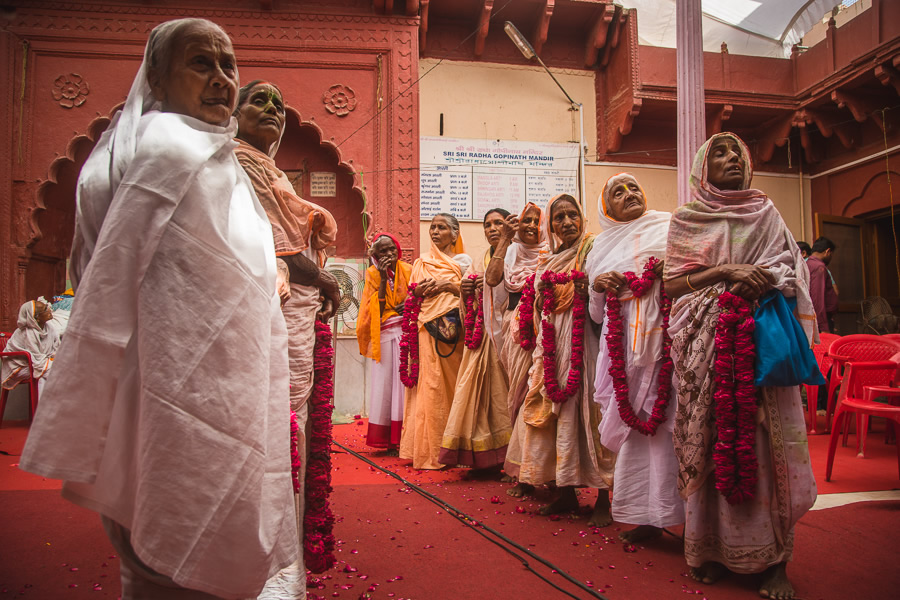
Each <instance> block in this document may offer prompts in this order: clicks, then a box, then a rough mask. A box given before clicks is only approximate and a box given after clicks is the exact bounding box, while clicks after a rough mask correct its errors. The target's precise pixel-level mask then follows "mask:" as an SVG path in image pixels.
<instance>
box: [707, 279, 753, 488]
mask: <svg viewBox="0 0 900 600" xmlns="http://www.w3.org/2000/svg"><path fill="white" fill-rule="evenodd" d="M718 305H719V308H721V309H722V312H721V313H720V314H719V320H718V322H717V323H716V360H715V365H714V367H715V370H716V378H715V389H716V391H715V393H714V394H713V398H714V399H715V402H716V405H715V409H716V433H717V435H718V441H717V442H716V445H715V448H714V449H713V460H714V461H715V463H716V469H715V476H716V489H717V490H719V493H720V494H722V495H723V496H724V497H725V499H726V500H727V501H728V503H729V504H740V503H741V502H743V501H744V500H749V499H751V498H753V495H754V494H755V491H756V480H757V467H758V464H757V460H756V450H755V445H756V388H755V387H754V385H753V377H754V360H755V358H756V348H755V346H754V345H753V329H754V327H755V326H756V322H755V321H754V320H753V316H752V314H751V312H750V306H749V305H748V303H747V301H746V300H744V299H743V298H741V297H740V296H736V295H734V294H732V293H731V292H724V293H722V295H720V296H719V301H718Z"/></svg>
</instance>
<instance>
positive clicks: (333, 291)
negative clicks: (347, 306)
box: [316, 269, 341, 323]
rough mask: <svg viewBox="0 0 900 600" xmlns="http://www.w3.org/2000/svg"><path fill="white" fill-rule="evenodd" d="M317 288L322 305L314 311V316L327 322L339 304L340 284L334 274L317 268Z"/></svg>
mask: <svg viewBox="0 0 900 600" xmlns="http://www.w3.org/2000/svg"><path fill="white" fill-rule="evenodd" d="M318 288H319V293H320V294H321V295H320V299H321V301H322V307H321V308H320V309H319V312H317V313H316V318H317V319H319V320H320V321H322V322H323V323H327V322H328V321H329V320H330V319H331V317H333V316H334V312H335V311H336V310H337V308H338V306H340V304H341V286H340V285H339V284H338V281H337V279H336V278H335V276H334V275H332V274H331V273H329V272H328V271H326V270H325V269H319V281H318Z"/></svg>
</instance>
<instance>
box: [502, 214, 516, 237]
mask: <svg viewBox="0 0 900 600" xmlns="http://www.w3.org/2000/svg"><path fill="white" fill-rule="evenodd" d="M518 231H519V215H509V216H508V217H506V219H504V223H503V231H501V232H500V235H501V236H503V239H505V240H508V241H512V239H513V238H514V237H516V232H518Z"/></svg>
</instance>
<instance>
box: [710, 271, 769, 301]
mask: <svg viewBox="0 0 900 600" xmlns="http://www.w3.org/2000/svg"><path fill="white" fill-rule="evenodd" d="M721 268H722V270H723V271H724V273H725V279H726V280H728V281H730V282H732V283H736V284H743V286H740V287H737V286H732V288H735V287H737V289H739V290H741V291H743V292H744V293H745V294H747V295H749V296H753V299H754V300H755V299H756V298H759V297H760V296H762V295H763V294H764V293H765V292H766V291H768V289H769V288H770V287H772V284H773V283H775V275H774V274H772V272H771V271H769V269H768V265H762V266H760V265H745V264H727V265H722V266H721ZM731 291H733V292H734V293H735V294H737V295H739V296H742V297H745V296H744V294H742V293H739V292H738V291H735V290H734V289H732V290H731ZM748 299H749V298H748Z"/></svg>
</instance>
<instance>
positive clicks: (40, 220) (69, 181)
mask: <svg viewBox="0 0 900 600" xmlns="http://www.w3.org/2000/svg"><path fill="white" fill-rule="evenodd" d="M123 105H124V103H119V104H117V105H116V106H114V107H113V108H112V109H111V110H110V111H109V114H107V115H100V114H98V116H97V117H96V118H95V119H94V120H92V121H91V122H90V124H89V125H88V127H87V132H86V133H83V134H78V135H75V136H74V137H72V138H71V139H69V141H68V143H67V144H66V150H65V152H64V153H63V154H62V155H61V156H58V157H56V158H55V159H53V161H52V162H51V163H50V166H49V168H48V169H47V179H45V180H43V181H41V182H40V183H39V184H38V186H37V190H36V193H35V195H34V204H33V205H32V206H31V207H30V210H29V212H28V214H27V223H28V228H27V229H28V230H27V232H26V234H25V236H24V238H25V239H24V240H23V241H24V244H23V246H24V248H25V249H26V259H27V265H26V268H25V296H26V297H27V298H31V297H36V296H39V295H48V294H53V293H58V292H61V291H62V290H63V289H65V283H66V259H68V257H69V253H70V251H71V249H72V238H73V236H74V233H75V208H76V207H75V190H76V186H77V184H78V175H79V173H80V172H81V167H82V166H83V165H84V163H85V161H86V160H87V158H88V156H90V154H91V151H92V150H93V149H94V146H95V145H96V144H97V140H98V139H100V136H101V135H102V134H103V132H104V131H106V128H107V127H108V126H109V123H110V121H111V120H112V116H113V115H114V114H115V113H116V112H117V111H119V110H121V108H122V106H123Z"/></svg>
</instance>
